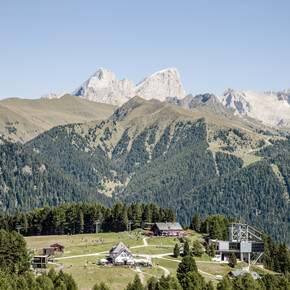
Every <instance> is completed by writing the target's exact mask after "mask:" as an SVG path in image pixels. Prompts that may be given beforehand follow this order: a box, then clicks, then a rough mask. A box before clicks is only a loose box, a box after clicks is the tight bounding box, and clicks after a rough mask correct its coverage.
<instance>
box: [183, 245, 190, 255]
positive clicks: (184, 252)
mask: <svg viewBox="0 0 290 290" xmlns="http://www.w3.org/2000/svg"><path fill="white" fill-rule="evenodd" d="M188 255H191V253H190V249H189V243H188V241H185V243H184V246H183V256H184V257H185V256H188Z"/></svg>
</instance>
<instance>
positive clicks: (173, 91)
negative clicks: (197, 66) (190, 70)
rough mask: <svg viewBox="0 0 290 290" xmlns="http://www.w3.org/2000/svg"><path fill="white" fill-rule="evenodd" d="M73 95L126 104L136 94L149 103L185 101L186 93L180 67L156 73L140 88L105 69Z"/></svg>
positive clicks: (142, 83) (145, 80) (95, 100)
mask: <svg viewBox="0 0 290 290" xmlns="http://www.w3.org/2000/svg"><path fill="white" fill-rule="evenodd" d="M72 95H75V96H79V97H81V98H85V99H87V100H90V101H94V102H100V103H107V104H113V105H123V104H124V103H126V102H127V101H128V100H130V99H131V98H133V97H134V96H136V95H138V96H140V97H141V98H143V99H146V100H150V99H157V100H160V101H164V100H165V99H166V98H167V97H176V98H178V99H180V98H183V97H184V96H185V92H184V89H183V86H182V84H181V80H180V76H179V73H178V71H177V69H176V68H169V69H166V70H163V71H159V72H157V73H154V74H153V75H151V76H149V77H147V78H145V79H144V80H142V81H141V82H140V83H139V84H138V85H136V86H135V85H134V83H133V81H131V80H129V79H123V80H117V79H116V77H115V75H114V73H113V72H112V71H110V70H108V69H104V68H101V69H99V70H98V71H97V72H96V73H95V74H94V75H93V76H92V77H91V78H89V79H88V80H87V81H86V82H85V83H83V84H82V85H81V86H80V87H79V88H78V89H76V90H75V91H74V92H73V93H72Z"/></svg>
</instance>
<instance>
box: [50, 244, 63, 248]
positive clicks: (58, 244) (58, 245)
mask: <svg viewBox="0 0 290 290" xmlns="http://www.w3.org/2000/svg"><path fill="white" fill-rule="evenodd" d="M54 246H60V247H64V248H65V246H64V245H61V244H59V243H55V244H52V245H51V247H54Z"/></svg>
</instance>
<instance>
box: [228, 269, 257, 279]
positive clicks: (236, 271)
mask: <svg viewBox="0 0 290 290" xmlns="http://www.w3.org/2000/svg"><path fill="white" fill-rule="evenodd" d="M247 273H248V274H250V275H251V276H252V277H253V278H254V279H255V280H256V279H258V278H261V277H260V275H259V274H258V273H257V272H249V271H245V270H235V271H231V274H232V275H233V276H234V277H238V276H240V275H244V274H247Z"/></svg>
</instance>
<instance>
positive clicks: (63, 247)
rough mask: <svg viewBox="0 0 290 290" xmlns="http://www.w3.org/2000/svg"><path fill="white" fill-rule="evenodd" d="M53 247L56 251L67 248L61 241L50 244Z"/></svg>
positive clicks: (62, 250)
mask: <svg viewBox="0 0 290 290" xmlns="http://www.w3.org/2000/svg"><path fill="white" fill-rule="evenodd" d="M50 247H51V248H54V251H55V252H62V253H63V252H64V249H65V246H64V245H61V244H59V243H55V244H53V245H51V246H50Z"/></svg>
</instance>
